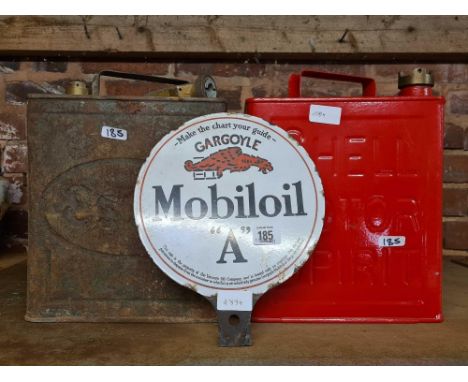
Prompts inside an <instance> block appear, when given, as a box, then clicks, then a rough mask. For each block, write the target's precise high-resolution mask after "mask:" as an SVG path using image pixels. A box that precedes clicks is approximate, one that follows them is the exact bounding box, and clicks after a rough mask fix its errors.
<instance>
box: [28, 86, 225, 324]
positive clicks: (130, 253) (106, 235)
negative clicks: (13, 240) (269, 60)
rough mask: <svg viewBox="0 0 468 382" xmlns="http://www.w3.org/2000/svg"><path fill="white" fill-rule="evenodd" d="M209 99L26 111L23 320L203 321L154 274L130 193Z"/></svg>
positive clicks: (56, 105) (86, 101) (60, 103)
mask: <svg viewBox="0 0 468 382" xmlns="http://www.w3.org/2000/svg"><path fill="white" fill-rule="evenodd" d="M225 110H226V103H225V101H223V100H221V99H219V98H211V99H209V98H155V97H131V98H128V97H99V96H78V97H76V96H75V97H73V96H44V95H41V96H32V97H31V98H30V99H29V102H28V121H27V122H28V148H29V254H28V302H27V312H26V319H27V320H30V321H42V322H47V321H153V322H195V321H213V320H214V318H215V315H214V312H213V310H212V308H211V306H210V305H209V303H208V302H207V301H206V300H205V299H203V298H202V297H201V296H198V295H197V294H195V293H193V292H192V291H190V290H188V289H186V288H183V287H181V286H179V285H177V284H176V283H174V282H173V281H172V280H170V279H169V278H168V277H167V276H166V275H165V274H164V273H162V272H161V271H160V270H159V269H158V268H157V267H155V266H154V264H153V263H152V261H151V259H150V258H149V256H148V254H147V253H146V251H145V249H144V248H143V246H142V244H141V242H140V240H139V238H138V233H137V228H136V226H135V223H134V218H133V209H132V206H133V193H134V189H135V183H136V180H137V175H138V171H139V169H140V167H141V166H142V164H143V162H144V160H145V158H146V157H147V156H148V154H149V153H150V151H151V148H152V147H153V146H154V145H155V144H156V143H157V142H158V141H159V140H160V139H161V138H162V137H164V136H165V135H166V134H167V133H168V132H169V131H171V130H173V129H175V128H177V127H178V126H180V125H181V124H182V123H184V122H185V121H188V120H190V119H192V118H194V117H196V116H200V115H205V114H210V113H216V112H223V111H225Z"/></svg>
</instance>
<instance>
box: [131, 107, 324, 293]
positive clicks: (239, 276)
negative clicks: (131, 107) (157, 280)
mask: <svg viewBox="0 0 468 382" xmlns="http://www.w3.org/2000/svg"><path fill="white" fill-rule="evenodd" d="M134 210H135V219H136V224H137V226H138V231H139V235H140V238H141V240H142V242H143V244H144V246H145V248H146V250H147V251H148V253H149V255H150V256H151V258H152V259H153V260H154V262H155V263H156V264H157V265H158V266H159V267H160V268H161V269H162V270H163V271H164V272H165V273H166V274H167V275H169V276H170V277H171V278H172V279H174V280H175V281H176V282H178V283H179V284H182V285H185V286H187V287H190V288H192V289H194V290H196V291H197V292H198V293H200V294H202V295H204V296H214V295H216V294H218V293H219V292H220V291H248V292H250V293H252V294H262V293H264V292H265V291H266V290H268V289H269V288H271V287H272V286H274V285H276V284H279V283H281V282H283V281H285V280H286V279H288V278H289V277H290V276H291V275H292V274H293V273H294V272H295V271H296V270H297V268H299V267H300V266H301V265H302V264H303V263H304V262H305V261H306V260H307V259H308V257H309V253H310V251H312V250H313V248H314V247H315V245H316V244H317V241H318V239H319V236H320V233H321V231H322V226H323V218H324V212H325V202H324V196H323V189H322V184H321V181H320V178H319V176H318V173H317V171H316V169H315V166H314V164H313V162H312V160H311V159H310V157H309V156H308V154H307V152H306V151H305V150H304V148H302V147H301V146H299V145H298V143H297V142H296V141H294V140H293V139H291V138H290V137H289V136H288V134H287V133H286V132H285V131H284V130H282V129H281V128H279V127H277V126H273V125H271V124H269V123H268V122H266V121H264V120H262V119H259V118H256V117H252V116H248V115H244V114H230V113H220V114H211V115H206V116H203V117H199V118H195V119H193V120H191V121H189V122H187V123H185V124H184V125H183V126H181V127H180V128H179V129H178V130H176V131H173V132H171V133H170V134H168V135H167V136H165V137H164V138H163V139H162V140H161V141H160V142H158V144H157V145H156V146H155V147H154V148H153V150H152V151H151V154H150V155H149V157H148V158H147V160H146V162H145V163H144V165H143V166H142V168H141V170H140V173H139V176H138V181H137V185H136V189H135V199H134Z"/></svg>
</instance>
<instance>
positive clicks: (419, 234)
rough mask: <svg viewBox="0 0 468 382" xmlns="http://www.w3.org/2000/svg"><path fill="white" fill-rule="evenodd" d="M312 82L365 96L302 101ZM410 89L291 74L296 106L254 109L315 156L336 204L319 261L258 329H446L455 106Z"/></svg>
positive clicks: (280, 103)
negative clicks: (448, 158)
mask: <svg viewBox="0 0 468 382" xmlns="http://www.w3.org/2000/svg"><path fill="white" fill-rule="evenodd" d="M418 71H419V74H421V69H417V70H416V71H415V72H414V74H416V77H418V76H417V74H418ZM422 74H425V73H422ZM302 77H315V78H321V79H328V80H335V81H348V82H357V83H360V84H361V85H362V88H363V94H362V96H359V97H333V98H304V97H301V94H300V90H301V78H302ZM419 78H421V76H419ZM400 88H401V91H400V92H399V94H398V95H396V96H392V97H378V96H376V86H375V81H374V80H373V79H370V78H364V77H355V76H348V75H342V74H335V73H323V72H317V71H310V70H305V71H302V72H301V73H300V74H292V75H291V77H290V80H289V97H287V98H251V99H248V100H247V101H246V106H245V111H246V113H247V114H251V115H254V116H258V117H260V118H263V119H265V120H267V121H269V122H271V123H273V124H276V125H278V126H280V127H282V128H283V129H285V130H287V131H288V132H289V133H290V135H291V136H292V137H294V138H295V139H296V140H297V141H298V142H299V143H300V144H301V145H303V146H304V147H305V149H306V150H307V152H308V153H309V155H310V156H311V158H312V159H313V161H314V162H315V165H316V166H317V170H318V172H319V174H320V177H321V179H322V183H323V188H324V192H325V201H326V204H325V224H324V229H323V232H322V235H321V238H320V240H319V242H318V245H317V247H316V248H315V250H314V252H313V254H312V256H311V257H310V259H309V260H308V262H307V263H306V264H305V266H304V267H302V268H301V269H300V270H299V271H298V272H297V273H296V274H295V275H294V276H293V277H292V278H291V279H290V280H289V281H288V282H286V283H284V284H282V285H280V286H278V287H276V288H274V289H272V290H270V291H269V292H268V293H266V294H265V295H264V296H263V297H262V298H261V299H260V300H259V302H258V303H257V305H256V308H255V310H254V312H253V320H254V321H257V322H394V323H410V322H440V321H442V312H441V252H442V238H441V225H442V212H441V209H442V154H443V152H442V139H443V105H444V102H445V101H444V98H443V97H435V96H433V95H432V88H431V84H430V83H424V81H422V82H418V81H417V80H416V81H413V82H411V81H409V82H408V83H405V81H402V83H401V86H400Z"/></svg>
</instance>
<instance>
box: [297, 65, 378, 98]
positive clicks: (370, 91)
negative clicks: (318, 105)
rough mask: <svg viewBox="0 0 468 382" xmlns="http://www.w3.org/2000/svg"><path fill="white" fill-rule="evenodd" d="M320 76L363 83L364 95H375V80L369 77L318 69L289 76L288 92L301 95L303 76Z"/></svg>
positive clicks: (333, 79) (326, 78)
mask: <svg viewBox="0 0 468 382" xmlns="http://www.w3.org/2000/svg"><path fill="white" fill-rule="evenodd" d="M302 77H309V78H320V79H322V80H332V81H344V82H354V83H358V84H361V85H362V96H363V97H375V95H376V86H375V80H374V79H372V78H368V77H358V76H350V75H348V74H339V73H329V72H320V71H317V70H303V71H302V72H301V73H300V74H297V73H293V74H291V75H290V76H289V85H288V92H289V97H300V96H301V78H302Z"/></svg>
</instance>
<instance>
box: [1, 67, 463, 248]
mask: <svg viewBox="0 0 468 382" xmlns="http://www.w3.org/2000/svg"><path fill="white" fill-rule="evenodd" d="M415 66H418V64H410V65H408V64H405V65H397V64H375V65H345V64H333V65H331V64H313V65H312V64H301V65H299V64H293V65H291V64H275V63H269V64H261V63H161V62H151V63H125V62H105V63H103V62H81V63H79V62H50V61H46V60H44V61H37V62H33V61H23V62H14V61H11V62H0V77H1V78H0V150H1V155H0V163H1V167H2V170H3V172H4V175H5V176H6V177H8V178H9V179H10V181H11V184H12V186H11V189H10V193H11V199H12V201H13V203H14V204H13V206H12V207H11V208H10V210H9V212H8V213H7V215H6V217H5V219H4V221H3V222H2V232H3V234H4V236H7V237H8V238H9V239H12V238H13V239H14V240H13V241H14V242H20V241H21V239H23V240H24V238H25V237H26V236H25V233H26V231H27V223H26V220H27V180H26V179H27V177H26V175H27V174H26V173H27V147H26V126H25V115H26V99H27V94H28V93H52V94H61V93H64V90H65V89H64V88H65V87H66V85H67V82H68V81H69V80H77V79H81V80H84V81H86V82H88V83H89V82H90V81H91V80H92V78H93V75H94V74H95V73H97V72H99V71H100V70H103V69H113V70H120V71H130V72H137V73H145V74H154V75H166V76H178V77H181V78H187V79H189V80H190V79H193V78H194V77H196V76H197V75H198V74H202V73H208V74H211V75H212V76H214V77H215V79H216V82H217V85H218V90H219V93H220V95H221V96H222V97H224V98H225V99H227V101H228V103H229V110H230V111H242V108H243V104H244V100H245V99H246V98H248V97H252V96H255V97H270V96H286V92H287V78H288V75H289V74H290V73H291V72H294V71H298V70H300V69H301V68H304V67H313V68H317V69H322V70H327V71H335V72H343V73H349V74H357V75H364V76H370V77H374V78H375V79H376V80H377V91H378V94H379V95H394V94H395V93H396V92H397V85H396V77H397V73H398V72H399V71H405V70H410V69H412V68H414V67H415ZM421 66H424V67H427V68H429V69H430V70H431V71H432V72H433V74H434V76H435V81H436V86H435V89H434V90H435V93H436V94H440V95H443V96H445V97H446V99H447V104H446V114H445V117H446V128H445V140H444V145H445V161H444V162H445V164H444V203H443V214H444V221H443V230H444V252H445V253H446V254H459V255H468V65H467V64H430V65H421ZM129 85H131V86H129ZM155 88H159V85H154V84H146V83H141V82H139V83H133V84H129V83H128V81H123V80H115V79H108V80H106V82H105V87H104V89H103V94H109V95H144V94H145V93H147V92H148V91H150V90H153V89H155ZM305 93H306V94H307V95H316V96H324V95H337V96H340V95H349V94H351V95H357V94H359V88H357V87H356V86H353V85H349V84H343V83H330V82H326V83H324V82H321V81H314V82H312V81H310V82H308V83H306V89H305Z"/></svg>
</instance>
